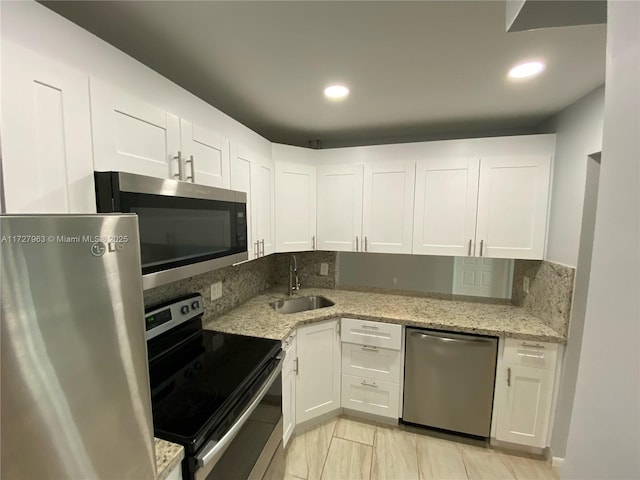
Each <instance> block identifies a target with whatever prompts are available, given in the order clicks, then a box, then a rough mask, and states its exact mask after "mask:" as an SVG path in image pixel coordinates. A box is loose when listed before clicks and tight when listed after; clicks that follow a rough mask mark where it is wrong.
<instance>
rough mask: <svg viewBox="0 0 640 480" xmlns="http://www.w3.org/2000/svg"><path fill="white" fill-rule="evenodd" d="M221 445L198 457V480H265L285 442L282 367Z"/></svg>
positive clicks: (209, 444) (206, 447)
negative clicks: (283, 436)
mask: <svg viewBox="0 0 640 480" xmlns="http://www.w3.org/2000/svg"><path fill="white" fill-rule="evenodd" d="M282 355H283V356H282V358H280V359H279V361H278V364H277V366H276V367H275V369H274V371H273V372H272V373H271V375H270V376H269V378H267V380H266V381H265V383H264V385H263V386H262V388H261V389H260V390H259V391H258V393H257V394H256V395H255V396H254V397H253V399H252V400H251V401H250V403H249V405H248V406H247V408H246V409H245V411H244V412H243V413H242V414H241V415H240V416H239V417H238V419H237V420H236V422H235V423H234V424H233V426H232V427H231V428H230V429H229V430H228V431H227V433H226V434H225V435H224V436H223V437H222V438H221V439H220V440H219V441H218V442H216V441H209V442H207V443H205V445H204V447H202V449H201V450H200V451H199V452H198V453H197V454H196V461H197V465H198V469H197V470H196V471H195V479H196V480H205V479H206V480H246V479H261V478H262V477H263V475H264V473H265V472H266V470H267V467H268V466H269V463H270V461H271V458H272V457H273V455H274V453H275V452H276V450H277V449H278V448H281V447H280V445H281V440H282V363H283V362H284V353H283V354H282Z"/></svg>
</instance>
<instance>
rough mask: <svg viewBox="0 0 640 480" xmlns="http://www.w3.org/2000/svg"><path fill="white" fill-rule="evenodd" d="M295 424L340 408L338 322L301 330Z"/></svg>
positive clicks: (298, 338)
mask: <svg viewBox="0 0 640 480" xmlns="http://www.w3.org/2000/svg"><path fill="white" fill-rule="evenodd" d="M296 336H297V339H296V342H297V345H296V348H297V360H298V361H297V381H296V386H295V388H296V410H295V411H296V416H295V420H296V423H302V422H306V421H308V420H312V419H313V418H316V417H319V416H320V415H324V414H326V413H330V412H332V411H334V410H338V409H339V408H340V336H339V331H338V320H329V321H326V322H322V323H314V324H312V325H307V326H303V327H300V328H298V330H297V333H296Z"/></svg>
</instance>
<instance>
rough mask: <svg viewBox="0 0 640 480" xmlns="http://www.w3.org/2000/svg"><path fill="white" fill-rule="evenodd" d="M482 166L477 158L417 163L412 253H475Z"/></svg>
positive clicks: (455, 254) (462, 254)
mask: <svg viewBox="0 0 640 480" xmlns="http://www.w3.org/2000/svg"><path fill="white" fill-rule="evenodd" d="M479 165H480V161H479V159H478V158H455V159H425V160H419V161H418V162H417V167H416V195H415V214H414V226H413V253H420V254H429V255H454V256H467V255H473V248H474V239H475V235H476V209H477V204H478V173H479Z"/></svg>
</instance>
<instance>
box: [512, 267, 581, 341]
mask: <svg viewBox="0 0 640 480" xmlns="http://www.w3.org/2000/svg"><path fill="white" fill-rule="evenodd" d="M575 272H576V270H575V268H572V267H567V266H565V265H560V264H557V263H552V262H548V261H546V260H544V261H543V260H516V261H515V263H514V268H513V290H512V297H511V301H512V303H513V305H516V306H519V307H524V308H526V309H527V310H529V311H530V312H531V313H533V314H534V315H536V316H537V317H539V318H540V319H541V320H542V321H544V322H545V323H546V324H547V325H549V327H551V328H553V329H554V330H555V331H556V332H558V333H560V334H561V335H564V336H566V335H567V333H568V331H569V320H570V318H571V300H572V296H573V281H574V278H575ZM525 276H526V277H528V278H529V292H528V293H527V292H525V291H524V288H523V284H524V277H525Z"/></svg>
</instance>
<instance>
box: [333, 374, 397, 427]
mask: <svg viewBox="0 0 640 480" xmlns="http://www.w3.org/2000/svg"><path fill="white" fill-rule="evenodd" d="M399 407H400V386H399V385H398V384H397V383H389V382H382V381H380V380H374V379H371V378H365V377H356V376H354V375H347V374H343V375H342V408H350V409H351V410H357V411H359V412H366V413H373V414H374V415H381V416H383V417H389V418H399Z"/></svg>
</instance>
